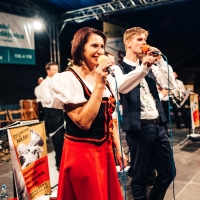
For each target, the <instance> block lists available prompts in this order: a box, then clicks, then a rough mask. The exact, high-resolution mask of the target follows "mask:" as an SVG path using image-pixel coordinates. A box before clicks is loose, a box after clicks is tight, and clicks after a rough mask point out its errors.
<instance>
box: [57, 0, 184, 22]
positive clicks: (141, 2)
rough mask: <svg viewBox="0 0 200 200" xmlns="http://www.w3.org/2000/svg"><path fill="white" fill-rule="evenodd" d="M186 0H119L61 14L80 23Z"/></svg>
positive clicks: (64, 18) (68, 20)
mask: <svg viewBox="0 0 200 200" xmlns="http://www.w3.org/2000/svg"><path fill="white" fill-rule="evenodd" d="M178 1H184V0H125V1H123V0H119V1H114V2H111V3H104V4H99V5H97V6H91V7H87V8H82V9H78V10H73V11H68V12H66V13H63V14H62V16H61V19H60V20H61V21H62V22H65V23H67V22H77V23H80V22H82V21H85V20H88V19H94V18H96V19H97V20H98V19H99V18H100V16H101V15H103V16H106V15H111V14H114V13H118V12H124V11H128V10H131V9H140V8H145V7H146V8H147V7H151V6H154V5H162V4H166V3H170V2H178Z"/></svg>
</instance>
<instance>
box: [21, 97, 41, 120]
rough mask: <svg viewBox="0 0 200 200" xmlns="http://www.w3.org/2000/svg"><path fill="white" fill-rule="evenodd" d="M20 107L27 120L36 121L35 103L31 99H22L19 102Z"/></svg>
mask: <svg viewBox="0 0 200 200" xmlns="http://www.w3.org/2000/svg"><path fill="white" fill-rule="evenodd" d="M19 104H20V107H21V109H22V110H23V112H24V113H25V115H26V117H27V120H33V119H38V116H37V115H36V112H35V110H37V109H36V108H37V106H36V105H37V102H36V101H35V100H31V99H22V100H20V101H19Z"/></svg>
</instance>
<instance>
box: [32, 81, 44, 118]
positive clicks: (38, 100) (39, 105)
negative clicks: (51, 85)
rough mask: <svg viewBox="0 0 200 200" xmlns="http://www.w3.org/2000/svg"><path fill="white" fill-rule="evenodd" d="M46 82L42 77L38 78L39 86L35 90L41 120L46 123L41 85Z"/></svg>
mask: <svg viewBox="0 0 200 200" xmlns="http://www.w3.org/2000/svg"><path fill="white" fill-rule="evenodd" d="M43 80H44V78H42V77H40V78H38V86H36V87H35V90H34V94H35V96H36V101H37V102H38V109H39V120H40V121H44V108H43V107H42V104H41V96H42V94H41V91H40V83H42V81H43Z"/></svg>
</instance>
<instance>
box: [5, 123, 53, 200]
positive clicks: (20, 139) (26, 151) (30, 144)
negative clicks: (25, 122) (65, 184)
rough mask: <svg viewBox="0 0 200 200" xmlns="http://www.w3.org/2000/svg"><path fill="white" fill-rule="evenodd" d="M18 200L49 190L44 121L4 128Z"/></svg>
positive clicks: (45, 192)
mask: <svg viewBox="0 0 200 200" xmlns="http://www.w3.org/2000/svg"><path fill="white" fill-rule="evenodd" d="M8 138H9V144H10V151H11V161H12V165H13V173H14V179H15V185H16V191H17V197H18V200H31V199H35V198H37V197H39V196H41V195H44V194H47V193H50V192H51V186H50V178H49V168H48V157H47V145H46V134H45V129H44V122H42V123H39V124H34V125H29V126H20V127H13V128H9V129H8Z"/></svg>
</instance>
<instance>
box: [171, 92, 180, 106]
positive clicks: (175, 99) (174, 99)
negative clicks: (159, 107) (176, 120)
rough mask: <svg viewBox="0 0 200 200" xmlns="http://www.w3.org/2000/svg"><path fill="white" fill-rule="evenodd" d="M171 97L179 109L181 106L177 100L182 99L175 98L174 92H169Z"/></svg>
mask: <svg viewBox="0 0 200 200" xmlns="http://www.w3.org/2000/svg"><path fill="white" fill-rule="evenodd" d="M169 97H170V98H171V100H172V103H173V104H175V105H176V107H177V109H179V108H180V107H181V106H180V105H179V104H178V103H177V102H178V101H180V100H179V99H177V98H175V96H174V95H173V94H172V93H169Z"/></svg>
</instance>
